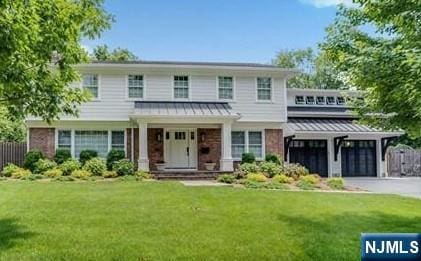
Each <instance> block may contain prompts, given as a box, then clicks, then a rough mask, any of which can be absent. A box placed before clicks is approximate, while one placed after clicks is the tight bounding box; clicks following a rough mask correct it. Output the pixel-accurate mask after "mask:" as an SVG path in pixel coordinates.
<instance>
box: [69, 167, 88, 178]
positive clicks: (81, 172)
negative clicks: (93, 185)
mask: <svg viewBox="0 0 421 261" xmlns="http://www.w3.org/2000/svg"><path fill="white" fill-rule="evenodd" d="M71 176H72V177H73V178H78V179H87V178H89V177H90V176H92V173H91V172H89V171H87V170H83V169H79V170H75V171H73V172H72V174H71Z"/></svg>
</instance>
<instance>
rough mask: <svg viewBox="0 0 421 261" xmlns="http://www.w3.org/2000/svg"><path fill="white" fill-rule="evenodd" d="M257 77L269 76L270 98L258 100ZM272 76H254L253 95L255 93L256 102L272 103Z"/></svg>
mask: <svg viewBox="0 0 421 261" xmlns="http://www.w3.org/2000/svg"><path fill="white" fill-rule="evenodd" d="M258 78H270V100H259V87H258V80H257V79H258ZM273 83H274V81H273V77H266V76H259V77H256V78H254V86H255V88H254V89H255V95H256V103H274V102H275V100H274V98H273V97H274V93H273Z"/></svg>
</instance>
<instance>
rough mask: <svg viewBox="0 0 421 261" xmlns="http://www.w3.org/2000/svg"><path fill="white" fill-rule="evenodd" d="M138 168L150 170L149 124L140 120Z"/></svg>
mask: <svg viewBox="0 0 421 261" xmlns="http://www.w3.org/2000/svg"><path fill="white" fill-rule="evenodd" d="M138 169H139V170H145V171H149V159H148V124H147V123H144V122H139V161H138Z"/></svg>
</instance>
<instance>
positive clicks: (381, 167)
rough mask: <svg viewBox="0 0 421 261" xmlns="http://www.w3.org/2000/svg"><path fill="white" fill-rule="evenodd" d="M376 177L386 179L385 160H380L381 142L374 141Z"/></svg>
mask: <svg viewBox="0 0 421 261" xmlns="http://www.w3.org/2000/svg"><path fill="white" fill-rule="evenodd" d="M376 153H377V155H376V158H377V177H379V178H381V177H386V175H387V174H386V160H384V161H383V160H382V141H381V138H378V139H376Z"/></svg>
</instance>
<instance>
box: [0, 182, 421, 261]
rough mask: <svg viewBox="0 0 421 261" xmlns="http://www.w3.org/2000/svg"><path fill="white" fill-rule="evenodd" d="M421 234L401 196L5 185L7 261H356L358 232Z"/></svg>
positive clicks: (411, 205) (144, 185)
mask: <svg viewBox="0 0 421 261" xmlns="http://www.w3.org/2000/svg"><path fill="white" fill-rule="evenodd" d="M419 231H421V200H416V199H410V198H403V197H398V196H388V195H370V194H345V193H318V192H287V191H268V190H251V189H239V188H230V187H185V186H183V185H181V184H179V183H176V182H135V181H127V182H124V181H116V182H75V183H65V182H46V183H44V182H29V181H15V182H14V181H3V182H0V260H22V259H23V260H46V259H47V260H157V259H158V260H159V259H162V260H167V259H183V260H186V259H194V260H212V259H213V260H269V259H271V260H306V259H307V260H357V259H359V244H360V243H359V240H360V233H361V232H419Z"/></svg>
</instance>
